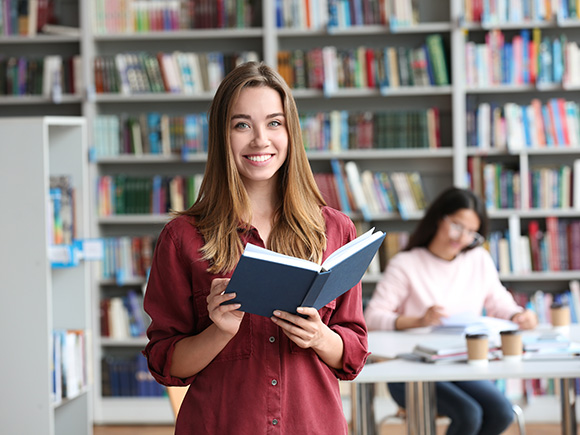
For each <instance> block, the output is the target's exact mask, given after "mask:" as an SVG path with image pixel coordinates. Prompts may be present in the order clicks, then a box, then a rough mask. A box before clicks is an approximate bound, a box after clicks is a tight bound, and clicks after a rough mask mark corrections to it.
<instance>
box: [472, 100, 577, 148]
mask: <svg viewBox="0 0 580 435" xmlns="http://www.w3.org/2000/svg"><path fill="white" fill-rule="evenodd" d="M475 104H476V103H475V100H474V99H473V98H468V99H467V111H466V123H467V124H466V125H467V146H469V147H477V148H485V149H487V148H496V149H509V150H512V151H516V150H521V149H524V148H537V147H580V108H579V106H578V103H576V102H575V101H566V100H565V99H564V98H550V99H548V101H546V102H545V103H542V101H541V100H540V99H538V98H534V99H532V101H531V103H530V104H522V105H519V104H516V103H505V104H498V103H493V102H492V103H488V102H482V103H479V104H478V105H477V106H476V105H475Z"/></svg>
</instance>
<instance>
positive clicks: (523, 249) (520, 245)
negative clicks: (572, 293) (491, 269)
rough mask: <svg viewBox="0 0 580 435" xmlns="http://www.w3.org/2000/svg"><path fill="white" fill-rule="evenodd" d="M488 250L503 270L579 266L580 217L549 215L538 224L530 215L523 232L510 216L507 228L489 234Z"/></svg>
mask: <svg viewBox="0 0 580 435" xmlns="http://www.w3.org/2000/svg"><path fill="white" fill-rule="evenodd" d="M489 251H490V253H491V256H492V258H493V260H494V263H495V265H496V267H497V269H498V270H499V272H500V273H502V274H510V273H527V272H532V271H537V272H545V271H552V272H557V271H561V270H580V221H577V220H572V221H560V220H558V218H556V217H554V216H550V217H547V218H546V219H545V226H541V225H540V222H539V221H538V220H536V219H533V220H531V221H530V222H529V223H528V225H527V232H526V233H523V234H522V232H521V228H520V223H519V220H518V219H517V218H510V219H509V225H508V229H507V230H506V231H494V232H492V233H491V234H490V236H489Z"/></svg>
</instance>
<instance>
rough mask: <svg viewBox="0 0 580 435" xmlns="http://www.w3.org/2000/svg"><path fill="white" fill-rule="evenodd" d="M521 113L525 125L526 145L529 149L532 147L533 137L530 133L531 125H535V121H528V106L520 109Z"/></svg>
mask: <svg viewBox="0 0 580 435" xmlns="http://www.w3.org/2000/svg"><path fill="white" fill-rule="evenodd" d="M520 109H521V111H522V121H523V123H524V138H525V144H524V145H526V148H529V147H530V146H531V145H532V136H531V132H530V128H531V126H530V124H532V123H533V120H531V119H528V106H525V105H524V106H521V107H520Z"/></svg>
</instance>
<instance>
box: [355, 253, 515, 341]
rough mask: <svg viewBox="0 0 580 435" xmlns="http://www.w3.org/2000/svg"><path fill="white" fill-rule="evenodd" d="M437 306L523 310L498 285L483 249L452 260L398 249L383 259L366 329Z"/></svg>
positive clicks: (499, 313) (503, 313)
mask: <svg viewBox="0 0 580 435" xmlns="http://www.w3.org/2000/svg"><path fill="white" fill-rule="evenodd" d="M433 305H440V306H442V307H443V308H444V309H445V312H446V314H448V315H453V314H460V313H472V314H473V315H475V316H480V315H481V314H482V310H483V308H485V309H486V314H487V315H488V316H492V317H499V318H502V319H510V318H511V317H512V316H513V315H514V314H515V313H518V312H521V311H523V308H522V307H520V306H518V305H517V304H516V302H515V301H514V298H513V297H512V295H511V294H510V293H509V292H508V291H507V289H506V288H505V287H504V286H503V285H502V283H501V282H500V280H499V276H498V273H497V270H496V268H495V265H494V264H493V260H492V259H491V256H490V255H489V253H488V252H487V251H486V250H485V249H484V248H481V247H479V248H475V249H472V250H470V251H467V252H463V253H461V254H459V255H458V256H457V257H456V258H455V259H453V260H452V261H447V260H443V259H441V258H439V257H437V256H435V255H433V254H432V253H431V252H430V251H429V250H428V249H426V248H414V249H412V250H411V251H406V252H400V253H399V254H397V255H395V256H394V257H393V258H392V259H391V261H390V262H389V264H388V266H387V268H386V270H385V272H384V274H383V276H382V278H381V280H380V282H379V283H378V284H377V287H376V289H375V291H374V294H373V296H372V298H371V300H370V302H369V304H368V306H367V308H366V309H365V320H366V322H367V326H368V329H369V330H377V329H383V330H385V329H387V330H392V329H394V327H395V319H396V318H397V317H398V316H400V315H405V316H414V317H422V316H423V315H424V314H425V311H426V310H427V309H428V308H429V307H431V306H433Z"/></svg>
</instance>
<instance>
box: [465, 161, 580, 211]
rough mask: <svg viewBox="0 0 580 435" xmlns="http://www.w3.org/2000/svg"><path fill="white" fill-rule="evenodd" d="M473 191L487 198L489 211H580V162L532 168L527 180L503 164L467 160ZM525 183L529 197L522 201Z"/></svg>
mask: <svg viewBox="0 0 580 435" xmlns="http://www.w3.org/2000/svg"><path fill="white" fill-rule="evenodd" d="M467 171H468V173H467V175H468V182H469V186H470V187H471V189H472V190H473V191H474V192H475V193H477V194H478V195H479V196H480V197H482V198H484V200H485V203H486V207H487V209H488V210H500V209H504V210H505V209H522V208H524V209H528V208H530V209H564V210H566V209H571V208H576V209H580V160H578V159H576V160H574V161H573V163H572V165H552V166H532V167H531V168H530V169H529V172H528V177H527V179H524V180H522V178H521V174H520V172H519V171H518V170H517V169H516V168H514V167H510V166H508V165H506V164H503V163H494V162H489V163H485V160H482V158H481V157H480V156H473V157H468V160H467ZM522 182H524V183H526V186H527V188H528V189H527V191H528V196H527V197H522Z"/></svg>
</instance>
